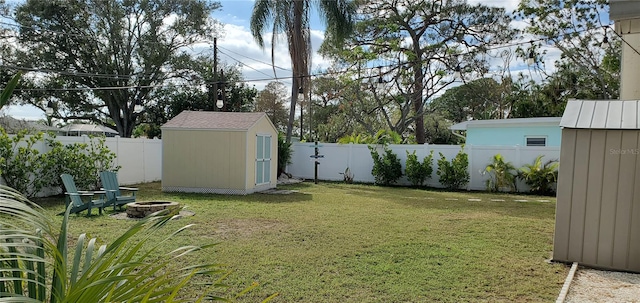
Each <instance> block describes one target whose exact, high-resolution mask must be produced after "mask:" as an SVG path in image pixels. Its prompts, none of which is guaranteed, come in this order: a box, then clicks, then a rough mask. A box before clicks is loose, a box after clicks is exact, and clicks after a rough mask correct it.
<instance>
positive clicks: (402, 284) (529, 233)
mask: <svg viewBox="0 0 640 303" xmlns="http://www.w3.org/2000/svg"><path fill="white" fill-rule="evenodd" d="M279 188H281V189H296V190H298V191H299V192H298V193H294V194H290V195H265V194H254V195H249V196H224V195H196V194H165V193H162V192H161V191H160V184H159V183H150V184H142V185H140V189H141V190H140V192H139V194H138V196H139V199H138V200H139V201H144V200H154V199H159V200H171V201H177V202H180V203H182V204H183V205H185V206H186V207H187V209H188V210H191V211H193V212H195V213H196V215H195V216H192V217H184V218H182V219H180V220H175V221H173V222H172V223H171V224H170V226H169V227H168V230H167V232H169V231H172V230H173V229H177V228H178V227H180V226H183V225H186V224H192V223H193V224H196V225H195V226H194V227H193V228H191V229H189V230H187V231H186V232H184V233H181V234H180V235H179V236H178V237H176V238H175V240H174V241H173V243H171V246H167V247H166V250H167V251H169V250H170V249H173V248H176V247H178V246H182V245H189V244H207V243H219V245H217V246H215V247H214V248H212V249H209V250H205V251H201V252H198V253H197V254H196V255H194V256H193V257H192V259H193V261H194V262H197V263H199V262H203V261H205V262H215V263H222V264H225V265H226V268H228V269H230V270H232V271H233V272H232V273H231V275H230V276H229V277H228V278H227V280H226V282H227V283H228V284H230V285H232V290H235V291H239V290H241V289H242V288H244V287H246V286H248V285H250V284H251V283H252V282H254V281H256V282H258V283H260V287H259V288H257V289H255V290H253V291H251V292H250V293H249V294H247V295H245V296H244V297H242V298H241V299H240V301H241V302H257V301H260V300H262V299H264V298H266V297H267V296H269V295H271V294H273V293H279V296H278V297H277V298H276V299H274V300H273V301H272V302H550V301H554V300H555V298H556V296H557V295H558V293H559V291H560V288H561V287H562V283H563V281H564V278H565V277H566V273H567V268H566V267H565V266H564V265H561V264H548V263H547V262H546V260H547V259H549V258H550V254H551V250H552V244H553V226H554V212H555V199H553V198H548V197H545V198H540V197H529V196H520V195H517V196H515V195H497V194H488V193H476V192H469V193H467V192H460V193H450V192H444V191H430V190H419V189H408V188H389V187H376V186H370V185H346V184H338V183H323V184H318V185H314V184H311V183H303V184H298V185H289V186H281V187H279ZM469 198H472V199H482V201H468V199H469ZM453 199H457V200H453ZM491 199H502V200H505V201H491ZM521 199H527V200H529V202H516V201H514V200H521ZM538 199H546V200H549V201H550V202H536V201H537V200H538ZM47 200H48V201H49V202H48V203H44V205H45V208H46V209H47V211H48V212H51V214H52V215H53V214H55V213H57V212H60V211H62V209H63V205H62V200H61V199H57V200H56V199H47ZM52 200H53V201H52ZM111 212H112V210H111V209H110V210H109V211H108V212H107V215H104V216H92V217H90V218H87V217H84V216H75V215H74V216H72V217H71V223H70V231H71V234H72V236H73V237H77V236H78V235H79V234H80V233H82V232H88V233H89V234H90V235H91V236H94V237H98V238H99V239H100V240H104V241H107V240H112V239H114V238H115V237H116V236H118V235H119V234H120V233H121V232H123V231H124V230H126V229H127V228H128V227H129V226H130V225H132V224H133V220H117V219H114V218H111V217H109V216H108V214H110V213H111ZM58 218H59V219H58V220H61V218H60V217H58ZM193 291H194V292H198V291H199V290H198V289H193Z"/></svg>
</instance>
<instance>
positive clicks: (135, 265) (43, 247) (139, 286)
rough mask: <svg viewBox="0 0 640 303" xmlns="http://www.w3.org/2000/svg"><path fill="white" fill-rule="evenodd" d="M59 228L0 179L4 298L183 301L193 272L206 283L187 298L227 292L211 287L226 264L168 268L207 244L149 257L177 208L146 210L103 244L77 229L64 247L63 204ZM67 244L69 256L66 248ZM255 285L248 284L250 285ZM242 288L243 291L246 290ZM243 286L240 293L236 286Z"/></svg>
mask: <svg viewBox="0 0 640 303" xmlns="http://www.w3.org/2000/svg"><path fill="white" fill-rule="evenodd" d="M70 209H71V208H68V209H67V210H66V212H65V215H64V218H63V220H62V225H61V227H60V230H59V232H58V233H56V232H55V228H54V224H53V222H52V221H51V220H50V218H49V217H47V216H45V215H44V214H43V211H42V209H41V208H40V207H39V206H38V205H36V204H34V203H32V202H30V201H29V200H27V199H26V198H24V197H23V196H22V195H21V194H20V193H19V192H17V191H15V190H13V189H11V188H8V187H4V186H2V187H0V217H3V225H2V226H0V240H1V241H2V243H3V244H2V245H1V246H0V298H3V299H2V300H1V301H5V302H52V303H53V302H56V303H58V302H61V303H62V302H184V301H185V300H186V299H184V298H185V297H186V296H190V295H192V294H187V293H184V292H183V291H182V290H183V289H184V288H185V286H188V285H190V283H191V282H192V279H193V278H194V277H196V276H202V277H204V279H205V280H207V281H210V282H207V283H205V288H206V291H204V292H202V294H200V295H198V296H197V297H195V298H189V300H188V301H189V302H201V301H203V300H209V299H213V300H221V301H222V300H226V299H224V298H221V297H219V296H215V295H212V293H213V292H214V291H216V292H217V293H218V292H220V291H221V290H223V289H224V285H223V284H222V283H221V282H222V280H223V279H224V278H225V277H226V275H227V274H228V272H227V271H226V270H225V269H223V268H221V267H219V266H218V265H215V264H185V265H183V266H182V268H179V269H177V270H174V271H169V270H165V266H166V265H168V264H182V262H184V261H183V259H184V257H185V256H186V255H189V254H192V253H195V252H198V251H200V250H202V249H206V248H208V247H210V246H211V245H202V246H198V245H194V246H184V247H179V248H177V249H175V250H173V251H172V252H170V253H168V254H167V255H164V256H160V258H153V256H154V254H157V251H158V247H159V246H160V245H161V244H163V243H164V242H168V241H171V240H172V238H173V237H175V236H176V235H177V234H178V233H180V232H181V231H183V230H185V229H186V228H188V227H189V226H185V227H183V228H180V229H178V230H176V231H175V232H173V233H171V234H169V235H168V236H167V237H166V238H165V239H164V240H163V241H159V242H153V243H152V241H149V240H150V238H151V235H153V234H156V233H163V231H161V228H162V227H164V226H165V225H167V223H168V222H169V220H171V219H172V218H173V217H174V216H175V215H176V213H177V212H178V211H179V210H174V211H173V212H171V213H169V212H168V211H165V212H164V213H157V214H154V215H152V216H150V217H147V218H145V219H143V220H141V221H139V222H138V223H137V224H135V225H134V226H132V227H131V228H130V229H129V230H127V231H125V232H124V233H123V234H122V235H121V236H120V237H119V238H117V239H116V240H115V241H113V242H112V243H109V244H106V245H100V246H99V245H98V244H97V240H96V239H95V238H92V239H89V238H88V237H87V235H86V234H81V235H80V236H79V237H78V239H77V241H76V244H75V247H68V244H67V241H68V240H67V237H68V236H69V234H68V229H67V227H68V223H69V211H70ZM71 249H72V250H73V251H74V253H73V260H70V259H69V256H70V254H69V250H71ZM255 286H256V285H255V284H254V285H252V286H250V288H253V287H255ZM248 290H249V289H246V290H245V291H243V292H242V293H244V292H246V291H248ZM242 293H241V294H242Z"/></svg>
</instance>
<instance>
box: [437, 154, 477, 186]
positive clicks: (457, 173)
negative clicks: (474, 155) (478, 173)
mask: <svg viewBox="0 0 640 303" xmlns="http://www.w3.org/2000/svg"><path fill="white" fill-rule="evenodd" d="M468 167H469V156H468V155H467V153H465V152H464V146H463V147H462V148H461V149H460V151H459V152H458V154H457V155H456V156H455V157H454V158H453V159H451V162H449V161H448V160H447V158H446V157H445V156H444V155H443V154H442V153H440V159H439V160H438V171H437V172H436V173H437V174H438V176H439V177H440V178H439V180H438V181H440V184H442V185H444V186H445V187H446V188H448V189H459V188H461V187H463V186H465V185H467V183H469V171H468Z"/></svg>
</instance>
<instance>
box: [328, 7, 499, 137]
mask: <svg viewBox="0 0 640 303" xmlns="http://www.w3.org/2000/svg"><path fill="white" fill-rule="evenodd" d="M510 21H511V18H510V17H509V16H508V15H507V14H506V13H505V12H504V9H501V8H492V7H488V6H484V5H480V4H478V5H470V4H468V3H467V2H466V1H465V0H449V1H443V0H418V1H415V0H380V1H363V5H362V6H361V14H360V17H359V19H358V22H357V23H356V34H355V35H354V36H353V37H354V38H353V39H351V40H349V43H348V47H347V48H346V50H343V51H337V52H336V50H335V49H333V50H332V49H331V48H330V47H329V48H327V51H328V52H333V53H334V54H335V55H336V57H338V58H349V57H348V56H345V53H346V52H349V50H350V49H351V48H353V47H354V46H360V47H362V48H363V49H364V50H366V52H367V53H369V54H374V55H375V59H374V60H370V63H371V64H374V66H375V64H381V63H382V64H381V65H384V66H383V68H382V69H381V70H380V77H384V78H385V79H386V81H389V82H388V84H387V86H386V88H385V89H384V90H380V91H378V92H379V98H383V99H386V100H387V102H386V103H387V104H389V106H388V107H386V109H387V110H393V111H395V112H396V113H395V114H387V116H393V119H396V121H397V122H396V123H394V124H395V125H396V126H395V127H396V128H397V129H396V132H398V133H403V132H404V131H406V130H408V129H409V128H410V126H411V125H413V128H414V132H415V137H416V141H417V142H418V143H420V144H422V143H424V142H425V129H424V115H425V106H426V104H427V102H428V100H429V99H430V98H431V97H432V96H434V95H436V94H438V93H439V92H440V91H442V90H443V89H444V88H445V87H446V86H447V85H448V84H450V83H451V82H453V80H454V79H453V77H451V75H452V74H453V70H454V69H456V68H457V67H458V64H462V65H463V68H466V69H467V70H469V71H471V70H475V71H477V72H478V73H480V74H483V73H486V70H487V65H486V62H483V60H482V57H481V54H482V53H484V52H486V49H487V47H489V46H491V45H494V44H500V43H502V42H504V41H507V40H509V39H510V38H511V36H512V31H511V30H510V29H509V23H510ZM459 58H462V59H464V62H467V63H466V64H467V66H464V62H458V60H459ZM378 103H381V102H378Z"/></svg>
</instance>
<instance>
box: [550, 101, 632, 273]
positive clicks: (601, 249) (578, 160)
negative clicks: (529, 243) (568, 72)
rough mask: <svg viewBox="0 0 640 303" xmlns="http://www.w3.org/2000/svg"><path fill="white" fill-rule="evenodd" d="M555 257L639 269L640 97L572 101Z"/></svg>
mask: <svg viewBox="0 0 640 303" xmlns="http://www.w3.org/2000/svg"><path fill="white" fill-rule="evenodd" d="M560 126H561V127H563V129H562V145H561V147H560V171H559V177H558V191H557V198H558V199H557V204H556V226H555V235H554V243H553V259H554V260H556V261H562V262H578V263H581V264H583V265H587V266H592V267H598V268H606V269H614V270H622V271H632V272H640V158H639V157H640V101H639V100H632V101H620V100H598V101H588V100H570V101H569V102H568V103H567V107H566V109H565V112H564V115H563V117H562V121H561V122H560Z"/></svg>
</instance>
